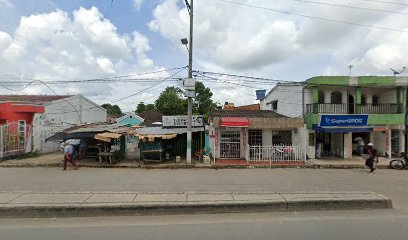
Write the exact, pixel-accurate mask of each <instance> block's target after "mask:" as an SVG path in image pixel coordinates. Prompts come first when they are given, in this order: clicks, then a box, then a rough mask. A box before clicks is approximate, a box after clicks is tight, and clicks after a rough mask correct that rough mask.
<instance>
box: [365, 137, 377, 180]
mask: <svg viewBox="0 0 408 240" xmlns="http://www.w3.org/2000/svg"><path fill="white" fill-rule="evenodd" d="M367 146H368V150H367V153H368V155H369V157H368V159H367V160H366V166H367V167H369V168H370V173H373V172H374V171H375V168H374V162H375V163H378V151H377V149H375V148H374V144H372V143H368V144H367Z"/></svg>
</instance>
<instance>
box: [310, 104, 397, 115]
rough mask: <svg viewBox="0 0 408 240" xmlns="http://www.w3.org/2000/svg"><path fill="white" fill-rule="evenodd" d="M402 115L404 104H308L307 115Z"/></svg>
mask: <svg viewBox="0 0 408 240" xmlns="http://www.w3.org/2000/svg"><path fill="white" fill-rule="evenodd" d="M311 113H314V114H318V113H327V114H400V113H402V104H397V103H381V104H364V105H361V104H355V105H351V104H347V103H344V104H331V103H319V104H318V103H315V104H306V109H305V114H311Z"/></svg>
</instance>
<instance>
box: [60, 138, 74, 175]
mask: <svg viewBox="0 0 408 240" xmlns="http://www.w3.org/2000/svg"><path fill="white" fill-rule="evenodd" d="M68 162H70V163H71V165H72V166H73V167H74V169H75V170H77V169H78V166H77V165H76V164H75V161H74V146H73V145H72V144H68V143H65V147H64V168H63V169H62V170H64V171H65V170H67V163H68Z"/></svg>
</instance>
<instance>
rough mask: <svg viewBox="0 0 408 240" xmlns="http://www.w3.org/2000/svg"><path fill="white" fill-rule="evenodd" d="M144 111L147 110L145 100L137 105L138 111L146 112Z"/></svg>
mask: <svg viewBox="0 0 408 240" xmlns="http://www.w3.org/2000/svg"><path fill="white" fill-rule="evenodd" d="M144 111H146V105H145V103H144V102H140V103H139V104H137V107H136V111H135V112H136V113H141V112H144Z"/></svg>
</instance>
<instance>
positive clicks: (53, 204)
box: [0, 192, 392, 218]
mask: <svg viewBox="0 0 408 240" xmlns="http://www.w3.org/2000/svg"><path fill="white" fill-rule="evenodd" d="M378 208H392V202H391V200H390V199H388V198H386V197H384V196H382V195H379V194H376V193H373V192H294V193H290V192H289V193H276V192H275V193H273V192H272V193H270V192H262V193H259V192H258V193H232V192H174V193H136V192H0V217H3V218H6V217H81V216H122V215H154V214H157V215H168V214H192V213H226V212H261V211H263V212H265V211H280V212H281V211H305V210H348V209H378Z"/></svg>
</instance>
